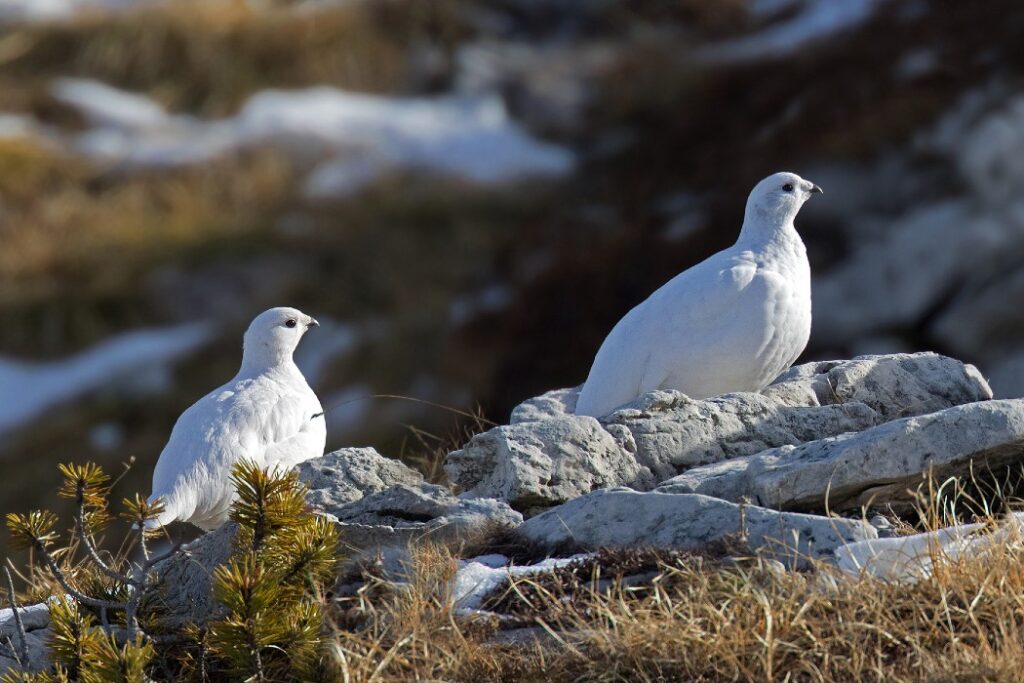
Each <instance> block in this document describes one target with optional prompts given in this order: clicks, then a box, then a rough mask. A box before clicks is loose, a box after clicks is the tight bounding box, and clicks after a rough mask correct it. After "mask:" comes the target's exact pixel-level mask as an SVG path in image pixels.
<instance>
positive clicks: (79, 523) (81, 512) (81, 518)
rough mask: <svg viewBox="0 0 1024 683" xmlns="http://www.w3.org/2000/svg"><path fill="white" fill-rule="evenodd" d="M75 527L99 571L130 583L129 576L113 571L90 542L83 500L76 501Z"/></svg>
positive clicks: (119, 580) (114, 578)
mask: <svg viewBox="0 0 1024 683" xmlns="http://www.w3.org/2000/svg"><path fill="white" fill-rule="evenodd" d="M75 529H76V530H77V532H78V536H79V538H80V539H81V541H82V545H83V546H84V547H85V552H86V554H87V555H88V556H89V559H90V560H92V561H93V564H95V565H96V566H97V567H99V569H100V571H101V572H103V573H104V574H106V575H107V576H108V577H109V578H111V579H113V580H114V581H118V582H120V583H127V584H129V585H134V584H132V579H131V577H129V576H126V575H124V574H121V573H120V572H117V571H114V570H113V569H112V568H111V567H110V566H108V565H107V563H106V562H104V561H103V558H101V557H100V554H99V553H98V552H97V551H96V546H94V545H93V544H92V539H90V538H89V534H87V533H86V532H85V501H84V500H81V499H79V501H78V515H77V516H76V518H75Z"/></svg>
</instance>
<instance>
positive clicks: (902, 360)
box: [762, 353, 992, 420]
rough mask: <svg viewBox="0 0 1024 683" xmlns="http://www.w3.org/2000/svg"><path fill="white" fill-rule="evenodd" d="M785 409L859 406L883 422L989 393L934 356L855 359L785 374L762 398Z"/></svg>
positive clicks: (957, 366) (969, 371)
mask: <svg viewBox="0 0 1024 683" xmlns="http://www.w3.org/2000/svg"><path fill="white" fill-rule="evenodd" d="M762 393H763V394H765V395H766V396H771V397H772V398H775V399H778V400H780V401H781V402H783V403H786V404H789V405H807V403H805V402H803V401H806V400H808V398H809V397H810V396H811V395H813V397H814V399H813V400H814V401H815V402H816V403H817V404H818V405H832V404H843V403H851V402H857V403H863V404H864V405H866V406H868V407H870V408H871V409H872V410H874V411H875V412H877V413H878V414H879V415H881V416H882V417H883V418H884V419H886V420H892V419H896V418H900V417H910V416H912V415H923V414H924V413H931V412H935V411H936V410H942V409H944V408H951V407H953V406H957V405H962V404H964V403H973V402H975V401H985V400H988V399H990V398H992V389H990V388H989V386H988V383H987V382H986V381H985V378H984V377H982V375H981V373H980V372H978V369H977V368H976V367H974V366H973V365H967V364H964V363H961V362H960V361H958V360H956V359H954V358H949V357H947V356H940V355H939V354H937V353H898V354H892V355H886V356H859V357H857V358H854V359H853V360H848V361H824V362H821V363H806V364H804V365H798V366H796V367H794V368H790V370H788V371H787V372H785V373H783V374H782V375H781V376H780V377H779V378H778V379H776V380H775V382H774V383H772V385H771V386H769V387H768V388H766V389H765V390H764V391H763V392H762Z"/></svg>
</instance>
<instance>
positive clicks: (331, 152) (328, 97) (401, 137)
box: [53, 79, 575, 198]
mask: <svg viewBox="0 0 1024 683" xmlns="http://www.w3.org/2000/svg"><path fill="white" fill-rule="evenodd" d="M53 92H54V95H55V96H57V97H59V98H61V99H62V100H63V101H64V102H66V103H67V104H69V105H71V106H73V107H75V108H76V109H78V110H79V111H81V112H82V113H83V115H84V116H85V117H86V118H87V119H88V120H90V121H92V122H94V123H95V127H94V128H92V129H90V130H88V131H86V132H85V133H82V134H81V135H79V136H78V137H77V139H76V144H75V146H76V147H77V149H78V150H79V152H80V153H82V154H84V155H85V156H87V157H90V158H92V159H94V160H97V161H100V162H102V163H106V164H111V165H121V166H126V167H129V168H138V167H142V168H148V167H157V168H160V167H175V166H182V165H190V164H197V163H203V162H207V161H210V160H212V159H215V158H217V157H220V156H223V155H225V154H229V153H232V152H237V151H239V150H243V149H246V148H253V147H264V146H268V145H269V146H273V147H274V148H277V149H280V150H282V151H283V152H285V153H287V154H289V155H290V156H291V157H293V158H294V159H296V160H298V161H300V162H306V163H309V162H313V163H319V164H320V165H319V166H318V168H316V169H315V170H314V171H313V173H312V174H311V175H310V177H309V178H308V180H307V183H306V187H305V190H306V193H307V195H309V196H312V197H317V198H325V197H332V196H343V195H346V194H349V193H351V192H353V191H356V190H358V189H360V188H362V187H363V186H364V185H366V184H367V183H369V182H371V181H372V180H374V179H376V178H377V177H379V176H380V175H382V174H384V173H387V172H390V171H394V170H402V169H415V170H426V171H432V172H438V173H443V174H448V175H452V176H457V177H460V178H464V179H467V180H470V181H473V182H476V183H481V184H491V183H501V182H505V181H509V180H516V179H519V178H523V177H528V176H545V177H550V176H560V175H564V174H566V173H568V172H570V171H571V170H572V168H573V166H574V163H575V160H574V156H573V154H572V153H571V152H569V151H568V150H566V149H564V148H562V147H559V146H556V145H552V144H548V143H545V142H542V141H539V140H536V139H534V138H533V137H531V136H530V135H529V134H528V133H527V132H526V131H525V130H523V129H522V128H521V127H520V126H519V125H518V124H516V123H515V122H514V121H512V120H511V119H510V117H509V116H508V114H507V112H506V110H505V106H504V103H503V102H502V100H501V99H500V98H499V97H497V96H493V95H481V96H472V97H468V96H464V97H435V98H394V97H382V96H378V95H366V94H360V93H352V92H346V91H343V90H339V89H336V88H331V87H317V88H309V89H306V90H291V91H285V90H267V91H263V92H261V93H258V94H256V95H254V96H253V97H252V98H250V99H249V101H248V102H247V103H246V104H245V105H244V106H243V107H242V109H241V111H239V113H238V114H237V115H236V116H234V117H231V118H227V119H221V120H216V121H202V120H199V119H196V118H193V117H189V116H181V115H168V114H166V112H164V111H163V109H162V108H160V107H159V105H157V104H156V103H154V102H152V101H150V100H148V99H146V98H144V97H142V96H140V95H136V94H131V93H123V92H121V91H117V90H115V89H112V88H110V87H109V86H106V85H103V84H101V83H96V82H94V81H75V80H71V79H61V80H59V81H58V82H57V83H56V84H55V86H54V88H53Z"/></svg>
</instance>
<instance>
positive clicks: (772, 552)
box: [516, 488, 878, 565]
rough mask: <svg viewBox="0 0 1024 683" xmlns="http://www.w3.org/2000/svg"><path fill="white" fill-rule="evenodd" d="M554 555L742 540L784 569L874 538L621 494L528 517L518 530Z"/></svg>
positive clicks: (836, 526) (737, 509)
mask: <svg viewBox="0 0 1024 683" xmlns="http://www.w3.org/2000/svg"><path fill="white" fill-rule="evenodd" d="M516 534H517V535H518V536H519V537H521V538H523V539H525V540H527V541H529V542H530V543H534V544H539V545H541V546H543V547H546V548H550V549H552V550H554V549H558V548H572V549H574V550H576V549H579V550H596V549H598V548H630V547H636V546H638V545H642V546H651V547H655V548H659V549H663V550H664V549H678V550H693V549H701V548H705V547H707V546H709V545H711V544H713V543H716V542H719V541H723V540H726V539H741V540H742V542H744V543H745V544H746V545H747V546H749V547H750V548H751V549H752V550H757V551H761V552H763V553H765V554H767V555H768V556H772V557H774V558H775V559H778V560H780V561H782V562H784V563H787V564H790V565H793V564H806V563H807V562H808V561H809V560H810V559H811V558H824V557H830V556H831V555H832V553H833V551H834V550H835V549H836V548H837V547H839V546H841V545H843V544H844V543H850V542H853V541H862V540H867V539H872V538H877V536H878V534H877V532H876V531H875V529H874V528H873V527H872V526H871V525H869V524H867V523H866V522H862V521H859V520H852V519H842V518H837V517H824V516H818V515H802V514H796V513H786V512H775V511H773V510H766V509H764V508H762V507H757V506H754V505H746V506H743V507H742V508H741V506H739V505H736V504H734V503H729V502H726V501H724V500H718V499H716V498H711V497H709V496H701V495H693V494H677V493H662V492H660V491H650V492H647V493H641V492H638V491H633V490H631V489H626V488H617V489H607V490H604V491H595V492H593V493H591V494H589V495H586V496H583V497H581V498H577V499H576V500H573V501H571V502H568V503H566V504H564V505H560V506H558V507H557V508H554V509H552V510H549V511H547V512H545V513H544V514H541V515H538V516H536V517H533V518H532V519H530V520H528V521H527V522H526V523H524V524H523V525H522V526H521V527H519V529H518V530H517V531H516Z"/></svg>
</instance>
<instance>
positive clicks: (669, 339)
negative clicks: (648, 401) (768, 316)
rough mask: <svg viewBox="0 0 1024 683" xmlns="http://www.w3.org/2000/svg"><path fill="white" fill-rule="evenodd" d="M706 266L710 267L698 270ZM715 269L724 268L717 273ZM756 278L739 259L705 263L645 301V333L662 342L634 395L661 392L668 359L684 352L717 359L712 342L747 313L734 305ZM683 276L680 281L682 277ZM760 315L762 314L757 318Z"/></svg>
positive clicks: (670, 365) (670, 368) (752, 267)
mask: <svg viewBox="0 0 1024 683" xmlns="http://www.w3.org/2000/svg"><path fill="white" fill-rule="evenodd" d="M706 264H707V265H710V266H712V267H710V268H702V267H701V266H705V265H706ZM719 265H725V267H722V268H718V267H717V266H719ZM757 274H758V268H757V265H756V264H755V263H753V262H751V261H748V260H746V259H743V258H729V259H728V260H727V261H726V263H725V264H721V263H715V262H713V261H710V260H709V261H708V262H705V263H702V264H699V265H698V266H695V267H694V268H693V269H692V270H690V271H686V272H684V273H682V274H681V275H680V276H677V277H676V278H675V279H673V280H670V281H669V282H668V283H666V284H665V286H664V287H662V288H661V289H659V290H658V291H657V292H655V293H654V294H653V295H651V298H650V299H649V300H648V302H647V303H648V304H649V311H648V314H647V318H648V321H649V322H648V326H647V329H646V330H645V334H646V335H647V336H648V338H650V339H660V340H662V343H661V344H659V345H656V346H654V347H653V349H652V353H651V358H650V359H649V361H648V363H647V365H646V367H645V370H644V375H643V377H642V378H641V379H640V383H639V393H641V394H643V393H646V392H648V391H654V390H655V389H658V388H660V387H662V386H663V385H664V384H665V382H666V381H667V380H668V379H669V377H670V376H671V375H672V373H673V370H674V369H675V362H674V357H675V355H676V354H677V353H678V351H679V350H681V349H685V350H686V351H687V353H688V354H691V355H692V354H693V353H694V350H695V349H697V348H704V349H707V350H708V353H709V355H710V356H712V357H714V356H720V355H721V354H722V353H723V351H724V350H725V349H723V348H721V347H720V346H719V345H718V343H719V342H720V341H721V338H722V337H724V336H726V335H728V334H729V333H730V326H729V325H728V324H727V323H728V321H730V320H732V321H735V322H737V323H742V322H743V320H741V318H742V319H744V320H745V319H747V314H748V313H750V312H748V311H743V312H741V311H740V310H739V306H740V304H741V300H743V301H746V300H747V299H744V298H743V293H744V290H746V289H747V288H748V287H750V286H751V284H752V283H753V282H754V280H755V277H756V276H757ZM684 276H686V277H684ZM761 315H762V316H763V315H764V312H762V313H761Z"/></svg>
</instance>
